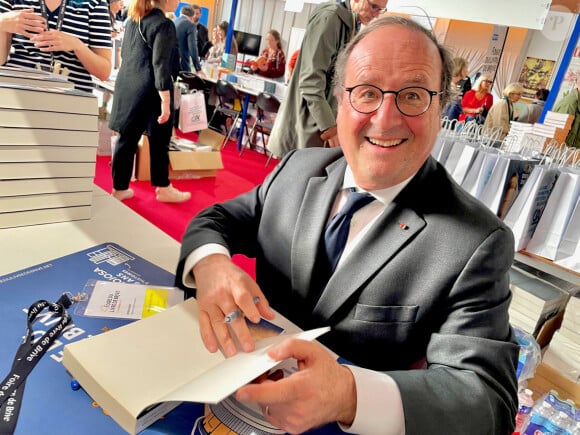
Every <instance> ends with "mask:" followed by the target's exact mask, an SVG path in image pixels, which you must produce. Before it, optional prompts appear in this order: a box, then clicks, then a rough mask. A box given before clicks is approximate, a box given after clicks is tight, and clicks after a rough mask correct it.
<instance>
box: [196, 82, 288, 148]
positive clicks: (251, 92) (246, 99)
mask: <svg viewBox="0 0 580 435" xmlns="http://www.w3.org/2000/svg"><path fill="white" fill-rule="evenodd" d="M234 75H235V76H237V77H238V80H239V81H238V82H232V81H229V80H227V81H228V82H230V83H231V84H232V85H233V86H234V88H236V90H237V91H238V92H240V93H241V94H243V101H242V117H241V125H242V128H240V129H239V131H238V141H237V149H238V151H240V150H241V149H242V146H243V142H244V126H245V125H246V120H247V119H248V107H249V104H250V98H251V97H257V96H258V95H259V94H260V93H261V92H262V91H257V90H256V89H254V88H250V87H246V86H243V85H241V84H240V83H241V82H242V80H243V79H251V78H254V79H260V80H264V79H263V78H258V77H257V76H254V75H252V74H234ZM199 77H200V78H202V79H203V80H204V81H205V82H208V83H211V85H212V86H213V85H215V84H216V83H217V81H218V79H217V78H215V77H209V76H207V75H206V76H204V77H202V76H199ZM242 83H243V82H242ZM273 83H276V84H277V85H281V83H277V82H273ZM283 86H286V85H283ZM276 97H277V98H279V99H281V96H280V95H277V94H276Z"/></svg>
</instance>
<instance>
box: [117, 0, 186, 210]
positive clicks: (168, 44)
mask: <svg viewBox="0 0 580 435" xmlns="http://www.w3.org/2000/svg"><path fill="white" fill-rule="evenodd" d="M178 1H179V0H166V1H163V0H161V1H159V2H158V1H157V0H154V1H151V0H133V2H132V3H131V6H129V12H128V15H129V18H128V22H127V27H126V29H125V37H124V39H123V47H122V51H121V55H122V58H123V62H122V63H121V68H120V69H119V73H118V75H117V80H116V82H115V98H114V99H113V109H112V113H111V120H110V122H109V127H110V128H111V130H113V131H117V132H119V140H118V142H117V146H116V147H115V154H114V155H113V164H112V173H113V193H112V194H113V196H114V197H115V198H117V199H119V200H125V199H130V198H132V197H133V190H132V189H130V188H129V182H130V181H131V174H132V170H133V162H134V159H135V153H136V152H137V146H138V142H139V139H140V138H141V135H142V134H143V133H145V134H147V135H148V136H149V155H150V170H151V184H152V185H153V186H156V187H157V189H156V197H157V200H158V201H161V202H183V201H187V200H188V199H190V197H191V194H190V193H189V192H180V191H179V190H177V189H175V188H174V187H173V186H172V185H171V183H170V182H169V141H170V139H171V134H172V133H173V122H172V120H173V116H174V103H173V81H174V80H175V79H176V78H177V74H178V73H179V54H178V52H177V37H176V31H175V26H174V25H173V22H172V21H171V20H170V19H168V18H166V16H165V13H166V12H172V11H174V10H175V8H176V7H177V3H178Z"/></svg>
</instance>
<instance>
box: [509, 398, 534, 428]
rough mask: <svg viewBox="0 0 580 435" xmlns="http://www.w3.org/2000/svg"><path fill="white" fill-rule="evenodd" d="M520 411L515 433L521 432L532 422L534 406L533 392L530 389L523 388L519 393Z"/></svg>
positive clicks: (517, 416)
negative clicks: (531, 415) (531, 416)
mask: <svg viewBox="0 0 580 435" xmlns="http://www.w3.org/2000/svg"><path fill="white" fill-rule="evenodd" d="M518 405H519V406H518V413H517V415H516V428H515V431H514V432H515V433H518V434H519V433H521V432H522V431H523V430H524V429H525V428H526V426H527V425H528V423H529V422H530V414H531V413H532V408H533V407H534V399H533V392H532V390H529V389H527V388H526V389H524V390H521V391H520V392H519V393H518Z"/></svg>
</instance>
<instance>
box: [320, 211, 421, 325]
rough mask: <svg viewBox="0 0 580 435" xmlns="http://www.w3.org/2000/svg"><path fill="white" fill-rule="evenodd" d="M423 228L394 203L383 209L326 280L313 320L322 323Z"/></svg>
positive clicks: (419, 218)
mask: <svg viewBox="0 0 580 435" xmlns="http://www.w3.org/2000/svg"><path fill="white" fill-rule="evenodd" d="M424 227H425V221H424V220H423V219H422V218H421V217H420V216H418V215H417V214H416V213H415V212H414V211H413V210H412V209H409V208H401V207H399V206H398V205H397V203H396V201H394V202H393V203H391V204H390V205H389V206H387V208H386V210H385V211H384V212H383V214H382V215H381V216H380V217H379V218H378V219H377V221H376V222H375V223H374V224H373V227H372V228H371V229H370V231H369V232H368V233H367V234H366V235H365V236H364V238H363V239H362V240H360V242H359V244H358V245H357V246H356V247H355V249H354V250H353V251H352V252H351V253H350V255H349V257H348V258H347V259H345V261H344V263H342V264H341V265H340V267H339V268H338V269H337V270H336V273H335V274H334V275H333V276H332V277H331V278H330V280H329V282H328V284H327V286H326V288H325V289H324V290H323V292H322V295H321V296H320V299H319V300H318V302H317V304H316V306H315V308H314V316H315V317H317V318H318V319H319V320H320V321H322V322H326V321H328V320H329V319H330V317H331V316H332V315H333V314H334V313H335V312H336V311H337V310H338V309H339V308H340V307H341V306H342V305H343V304H344V303H345V302H346V301H347V300H348V299H349V298H350V297H351V296H352V295H353V294H354V293H356V292H357V291H358V290H359V289H360V288H361V287H362V286H363V285H364V284H365V282H367V281H368V280H369V279H372V276H373V275H374V274H375V273H376V272H377V271H378V270H380V269H381V268H383V267H385V264H387V263H388V262H389V260H390V259H391V258H392V257H393V256H394V255H395V254H396V253H397V252H398V251H399V250H400V249H401V248H403V246H404V245H406V244H407V243H408V242H409V241H410V240H411V239H412V238H413V237H414V236H415V235H416V234H417V233H418V232H419V231H421V230H422V229H423V228H424Z"/></svg>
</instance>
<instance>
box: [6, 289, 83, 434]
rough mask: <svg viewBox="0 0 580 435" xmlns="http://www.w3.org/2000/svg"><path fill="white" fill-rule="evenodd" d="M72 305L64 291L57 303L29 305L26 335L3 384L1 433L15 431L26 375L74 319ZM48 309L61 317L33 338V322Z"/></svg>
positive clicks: (37, 302) (42, 302) (38, 302)
mask: <svg viewBox="0 0 580 435" xmlns="http://www.w3.org/2000/svg"><path fill="white" fill-rule="evenodd" d="M71 304H72V301H71V299H70V298H69V296H68V295H66V294H64V295H62V296H61V298H60V299H59V300H58V301H57V302H55V303H52V302H48V301H45V300H39V301H36V302H35V303H33V304H32V305H31V306H30V308H28V316H27V328H26V335H25V337H24V339H23V341H22V343H21V344H20V346H19V347H18V350H17V351H16V355H15V356H14V360H13V362H12V367H11V369H10V370H11V371H10V374H9V375H8V376H6V378H4V380H3V381H2V383H1V384H0V434H2V435H8V434H12V433H14V430H15V429H16V423H17V422H18V414H19V413H20V406H21V404H22V397H23V395H24V386H25V381H26V377H27V376H28V375H29V374H30V372H32V369H33V368H34V367H35V366H36V364H37V363H38V361H40V358H42V356H43V355H44V354H45V353H46V351H47V350H48V349H49V348H50V347H51V346H52V344H53V342H54V341H55V340H56V339H57V338H58V336H59V335H60V334H61V333H62V331H63V330H64V328H65V327H66V326H67V325H68V324H69V323H70V322H71V317H70V315H69V313H68V312H67V310H66V309H67V308H68V307H70V306H71ZM44 309H48V311H49V312H52V313H54V314H55V315H57V316H58V317H60V320H59V321H58V323H57V324H55V325H54V326H52V327H51V328H50V329H49V330H48V331H46V332H45V333H44V334H43V335H42V336H41V337H40V338H39V339H37V340H35V341H33V339H32V336H33V332H34V331H33V328H32V324H33V323H34V321H35V319H36V317H37V316H38V314H40V313H41V312H42V311H44Z"/></svg>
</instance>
